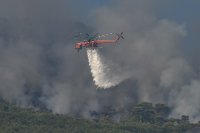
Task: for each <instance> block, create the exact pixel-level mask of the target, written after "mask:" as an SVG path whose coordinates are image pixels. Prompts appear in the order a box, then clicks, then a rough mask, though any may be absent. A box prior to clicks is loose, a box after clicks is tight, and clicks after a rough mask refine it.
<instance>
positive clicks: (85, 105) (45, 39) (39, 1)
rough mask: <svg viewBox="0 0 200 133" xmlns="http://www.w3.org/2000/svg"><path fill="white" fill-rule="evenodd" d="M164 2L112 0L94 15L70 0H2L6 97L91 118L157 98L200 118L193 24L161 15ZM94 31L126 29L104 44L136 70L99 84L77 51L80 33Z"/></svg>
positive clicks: (0, 51)
mask: <svg viewBox="0 0 200 133" xmlns="http://www.w3.org/2000/svg"><path fill="white" fill-rule="evenodd" d="M166 3H167V2H165V4H166ZM168 5H170V2H169V3H168ZM82 6H85V8H88V7H86V5H82ZM87 6H88V5H87ZM162 6H163V7H164V5H162V4H161V3H160V2H158V1H157V0H136V1H131V0H125V1H119V0H117V1H116V0H115V1H113V0H110V1H109V5H107V6H102V7H99V8H98V9H95V8H93V9H91V12H93V13H91V14H90V15H88V16H87V15H86V14H83V13H82V11H81V10H79V9H82V8H83V7H81V6H80V5H79V4H77V3H76V4H74V1H70V0H69V1H64V0H57V1H54V0H29V1H26V0H18V1H14V0H2V1H0V85H1V86H0V96H1V97H2V98H3V99H4V100H7V101H9V102H11V103H16V104H17V105H19V106H23V107H35V106H36V107H38V106H39V107H40V106H44V107H46V108H48V109H50V110H52V111H53V112H55V113H63V114H66V113H75V114H76V113H77V114H81V115H83V116H86V117H88V116H89V111H90V110H99V109H101V107H104V106H112V107H114V108H123V107H125V106H127V105H132V104H133V103H135V102H140V101H150V102H153V103H166V104H167V105H170V106H171V107H173V109H174V110H173V112H172V114H171V116H176V117H179V115H180V114H185V115H190V116H191V117H192V118H193V120H196V119H199V116H200V115H199V110H200V108H199V106H198V101H200V97H199V95H198V94H199V92H200V90H199V84H200V80H199V75H198V73H199V68H200V67H199V63H196V62H198V61H197V58H196V56H195V55H198V53H199V51H198V49H197V50H196V54H194V55H193V56H191V57H189V58H188V57H187V58H186V57H185V55H184V54H185V53H184V52H185V51H183V50H182V43H183V41H184V38H187V36H188V32H187V28H186V27H187V24H184V22H183V23H180V22H176V21H174V20H169V19H165V18H162V17H158V15H157V13H156V11H158V10H160V8H159V9H158V7H162ZM79 7H81V8H79ZM83 16H84V17H83ZM87 18H89V19H88V20H86V19H87ZM91 18H92V19H91ZM83 21H84V22H87V24H88V25H90V26H87V25H86V24H84V23H83ZM93 31H97V32H101V33H110V32H121V31H124V34H125V35H124V36H125V38H126V39H125V40H122V41H120V42H119V44H118V45H116V46H115V47H110V46H107V47H106V46H105V48H103V49H102V50H101V54H102V55H103V56H104V57H105V61H108V62H109V61H111V62H114V64H116V66H117V67H116V68H119V67H120V68H119V70H120V72H121V71H123V72H124V73H127V72H129V74H128V75H131V77H130V78H129V79H127V80H123V82H121V81H120V82H119V83H120V84H119V85H118V86H116V87H113V88H112V89H109V90H101V91H96V90H95V88H96V87H95V86H94V83H93V81H92V74H91V73H90V68H89V64H88V60H87V55H86V51H84V50H82V51H81V52H79V53H77V52H76V51H75V50H74V43H75V42H74V41H73V39H72V38H73V36H74V35H75V34H76V33H79V32H82V33H85V32H93ZM197 33H198V32H197ZM188 55H190V54H188ZM194 56H195V58H192V57H194ZM191 59H193V60H191ZM118 66H119V67H118ZM194 66H195V67H194ZM113 71H114V72H115V70H112V72H113ZM117 71H118V70H117ZM114 74H115V73H114ZM109 79H111V78H109ZM38 104H39V105H38Z"/></svg>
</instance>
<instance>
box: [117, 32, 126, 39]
mask: <svg viewBox="0 0 200 133" xmlns="http://www.w3.org/2000/svg"><path fill="white" fill-rule="evenodd" d="M123 33H124V32H121V33H120V34H118V33H116V35H117V37H118V38H117V40H119V39H121V38H122V39H124V37H123Z"/></svg>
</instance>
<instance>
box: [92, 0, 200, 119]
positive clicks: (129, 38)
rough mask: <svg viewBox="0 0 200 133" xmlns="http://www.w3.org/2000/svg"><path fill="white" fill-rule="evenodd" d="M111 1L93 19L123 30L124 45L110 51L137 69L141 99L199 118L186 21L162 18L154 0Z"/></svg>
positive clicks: (101, 25) (110, 28)
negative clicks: (185, 48)
mask: <svg viewBox="0 0 200 133" xmlns="http://www.w3.org/2000/svg"><path fill="white" fill-rule="evenodd" d="M112 2H113V3H112V5H110V6H108V7H107V6H104V7H102V8H99V9H98V10H96V13H95V15H96V17H97V19H95V20H94V22H93V23H94V25H95V27H96V28H97V30H98V31H104V32H105V31H108V32H110V31H115V32H121V31H124V32H125V37H126V39H125V40H124V41H123V42H121V44H120V45H121V46H120V48H119V47H118V48H114V49H112V50H110V51H109V52H107V54H108V55H107V56H108V57H112V59H113V60H114V61H115V62H117V63H118V64H120V66H121V67H124V66H126V68H128V71H129V72H130V75H133V76H132V80H135V81H136V82H137V85H138V87H139V89H138V90H137V91H138V92H137V93H138V94H137V95H138V100H139V101H151V102H153V103H166V104H167V105H169V106H171V107H173V111H172V114H171V116H173V117H179V118H180V115H183V114H185V115H190V116H191V118H192V120H199V117H200V115H199V111H200V108H199V104H198V101H199V100H200V97H199V93H200V89H199V75H197V73H198V71H199V69H194V67H193V66H192V65H191V61H188V58H186V56H185V55H184V53H183V52H184V51H182V48H183V47H182V46H181V45H182V43H183V41H182V40H184V38H186V37H187V30H186V28H185V27H186V25H185V24H183V23H178V22H175V21H172V20H168V19H165V18H163V19H160V18H158V17H157V16H156V13H155V11H156V10H155V9H154V8H155V6H156V5H157V4H158V3H159V2H158V1H156V0H150V1H147V0H142V1H131V0H126V1H117V2H116V1H112ZM167 3H168V4H170V2H166V3H165V4H167ZM171 3H173V2H171ZM124 7H125V8H124ZM119 55H120V56H119ZM129 87H131V86H129ZM132 89H135V88H134V86H132Z"/></svg>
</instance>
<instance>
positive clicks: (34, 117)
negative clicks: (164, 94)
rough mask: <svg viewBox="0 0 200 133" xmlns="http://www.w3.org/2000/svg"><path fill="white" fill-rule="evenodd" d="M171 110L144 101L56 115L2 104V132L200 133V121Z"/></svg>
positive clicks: (0, 129) (0, 105) (0, 120)
mask: <svg viewBox="0 0 200 133" xmlns="http://www.w3.org/2000/svg"><path fill="white" fill-rule="evenodd" d="M169 112H170V109H169V108H168V107H167V106H165V105H164V104H157V105H155V106H153V105H152V104H151V103H141V104H138V105H136V106H134V107H133V108H132V109H130V110H126V111H125V110H124V111H120V116H119V117H118V119H116V118H115V117H116V116H117V115H118V113H119V112H117V111H116V110H113V109H109V108H107V109H105V112H101V113H100V112H91V116H92V118H91V119H85V118H80V117H78V116H73V117H72V116H67V115H58V114H52V113H51V112H50V111H45V110H43V111H41V110H40V111H36V110H35V109H22V108H18V107H16V106H14V105H9V104H7V103H5V102H1V103H0V132H1V133H103V132H104V133H184V132H187V131H191V132H192V133H193V132H195V133H196V132H197V131H198V129H199V127H200V124H199V123H196V124H191V123H190V122H189V116H182V118H181V119H167V115H168V113H169Z"/></svg>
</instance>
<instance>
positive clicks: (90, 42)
mask: <svg viewBox="0 0 200 133" xmlns="http://www.w3.org/2000/svg"><path fill="white" fill-rule="evenodd" d="M110 34H113V33H110ZM85 35H86V36H85V38H86V39H87V40H84V41H81V42H78V43H76V44H75V49H77V50H78V51H79V50H81V49H82V48H83V47H85V48H91V49H95V48H97V47H98V46H99V45H102V44H109V43H117V42H118V40H119V39H121V38H122V39H124V37H123V36H122V35H123V32H121V33H120V34H117V33H116V35H117V36H116V37H115V38H114V39H112V40H101V39H97V38H100V37H102V36H103V37H104V36H105V35H100V36H99V34H95V35H93V36H90V35H89V34H85ZM106 35H109V34H106ZM79 36H80V35H79Z"/></svg>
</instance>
